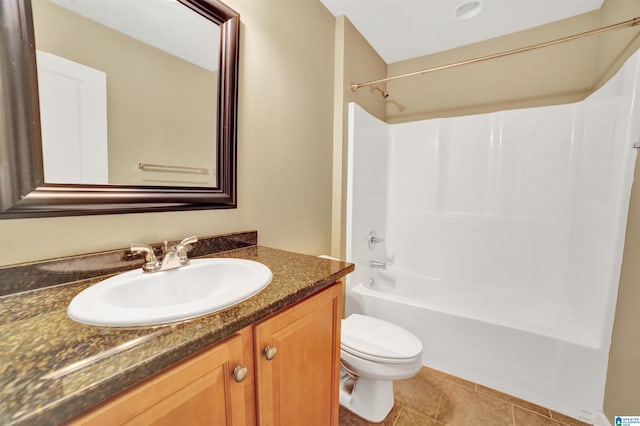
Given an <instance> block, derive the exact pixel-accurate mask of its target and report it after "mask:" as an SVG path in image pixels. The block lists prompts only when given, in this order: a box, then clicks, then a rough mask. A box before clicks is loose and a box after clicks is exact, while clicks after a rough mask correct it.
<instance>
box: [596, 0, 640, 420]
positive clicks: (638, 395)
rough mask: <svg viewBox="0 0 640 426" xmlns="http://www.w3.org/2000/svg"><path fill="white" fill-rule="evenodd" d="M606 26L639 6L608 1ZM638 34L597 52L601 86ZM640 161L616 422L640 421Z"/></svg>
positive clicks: (609, 393)
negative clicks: (623, 417) (639, 417)
mask: <svg viewBox="0 0 640 426" xmlns="http://www.w3.org/2000/svg"><path fill="white" fill-rule="evenodd" d="M601 15H602V25H608V24H612V23H615V22H618V21H623V20H627V19H630V18H632V17H637V16H640V2H638V1H637V0H606V1H605V2H604V5H603V7H602V9H601ZM639 34H640V33H639V32H638V31H637V30H635V29H632V30H623V31H618V32H616V33H614V34H611V35H610V36H609V37H607V38H606V39H602V40H601V41H600V44H599V46H598V56H597V62H596V69H597V73H598V74H597V76H598V78H597V81H596V82H595V85H596V86H599V85H602V84H604V82H605V81H606V78H608V77H609V76H611V75H612V74H614V73H615V71H616V70H617V69H618V68H619V67H620V66H621V64H622V63H623V62H624V60H625V59H626V58H627V57H628V56H629V55H630V54H632V53H633V52H635V51H636V50H638V48H640V39H639V37H640V36H639ZM639 283H640V161H638V160H636V169H635V177H634V184H633V187H632V189H631V205H630V207H629V219H628V222H627V234H626V240H625V246H624V259H623V261H622V274H621V277H620V288H619V290H618V303H617V306H616V314H615V320H614V324H613V336H612V340H611V349H610V352H609V369H608V370H607V384H606V388H605V397H604V412H605V414H606V416H607V418H608V419H609V421H610V422H611V424H615V423H614V420H613V418H614V416H618V415H634V416H637V415H640V414H639V413H640V386H638V383H640V338H639V336H640V309H638V303H639V302H640V285H639Z"/></svg>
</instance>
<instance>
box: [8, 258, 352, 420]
mask: <svg viewBox="0 0 640 426" xmlns="http://www.w3.org/2000/svg"><path fill="white" fill-rule="evenodd" d="M207 257H237V258H243V259H251V260H255V261H258V262H261V263H264V264H265V265H267V266H268V267H269V268H271V270H272V271H273V281H272V282H271V284H269V286H268V287H267V288H266V289H264V290H263V291H262V292H261V293H259V294H257V295H256V296H254V297H252V298H250V299H248V300H246V301H244V302H242V303H240V304H238V305H236V306H234V307H231V308H229V309H226V310H224V311H221V312H219V313H214V314H210V315H207V316H204V317H200V318H196V319H193V320H188V321H184V322H181V323H174V324H168V325H164V326H157V327H138V328H105V327H92V326H86V325H82V324H79V323H76V322H74V321H72V320H71V319H69V318H68V317H67V314H66V307H67V305H68V304H69V302H70V301H71V299H72V298H73V297H74V296H75V295H76V294H77V293H78V292H80V291H81V290H83V289H84V288H86V287H88V286H90V285H91V284H95V283H96V282H98V281H100V280H101V279H103V278H104V277H102V278H99V279H98V278H91V279H85V280H81V281H76V282H73V283H70V284H64V285H58V286H54V287H48V288H43V289H38V290H34V291H28V292H22V293H17V294H13V295H8V296H4V297H0V307H1V308H2V309H1V311H0V424H2V425H5V424H37V425H48V424H59V423H61V422H64V421H65V420H68V419H69V418H71V417H73V416H75V415H76V414H79V413H81V412H82V411H85V410H87V409H88V408H90V407H92V406H94V405H96V404H98V403H100V402H102V401H104V400H105V399H107V398H109V397H111V396H113V395H115V394H117V393H119V392H121V391H123V390H125V389H126V388H128V387H130V386H132V385H134V384H136V383H138V382H140V381H141V380H144V379H145V378H147V377H149V376H151V375H153V374H154V373H156V372H158V371H160V370H162V369H164V368H167V367H169V366H171V365H173V364H175V363H177V362H180V361H181V360H182V359H184V358H186V357H187V356H189V355H191V354H193V353H195V352H198V351H200V350H202V349H204V348H207V347H208V346H210V345H212V344H214V343H216V342H218V341H220V340H222V339H224V338H225V337H227V336H230V335H231V334H233V333H235V332H236V331H238V330H240V329H242V328H244V327H246V326H248V325H250V324H253V323H255V322H257V321H259V320H261V319H263V318H265V317H267V316H268V315H270V314H272V313H274V312H276V311H278V310H280V309H282V308H285V307H287V306H289V305H291V304H293V303H295V302H297V301H299V300H302V299H304V298H305V297H307V296H309V295H311V294H313V293H315V292H317V291H319V290H321V289H323V288H325V287H326V286H328V285H329V284H331V283H333V282H335V281H337V280H339V279H341V278H342V277H344V276H345V275H347V274H348V273H349V272H351V271H353V268H354V267H353V265H352V264H350V263H345V262H339V261H332V260H326V259H321V258H317V257H314V256H308V255H302V254H297V253H291V252H287V251H282V250H277V249H271V248H267V247H260V246H253V247H247V248H241V249H236V250H232V251H226V252H222V253H217V254H215V255H212V256H207Z"/></svg>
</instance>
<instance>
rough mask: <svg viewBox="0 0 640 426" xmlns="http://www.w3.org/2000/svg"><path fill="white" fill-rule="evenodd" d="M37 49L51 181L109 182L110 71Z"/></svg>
mask: <svg viewBox="0 0 640 426" xmlns="http://www.w3.org/2000/svg"><path fill="white" fill-rule="evenodd" d="M36 53H37V63H38V90H39V94H40V115H41V117H42V119H41V123H40V124H41V131H42V157H43V163H44V178H45V181H46V182H49V183H77V182H82V183H86V184H102V185H106V184H108V183H109V165H108V148H107V78H106V75H105V73H104V72H102V71H99V70H95V69H93V68H90V67H87V66H85V65H82V64H79V63H77V62H73V61H70V60H67V59H64V58H61V57H60V56H56V55H53V54H51V53H46V52H36Z"/></svg>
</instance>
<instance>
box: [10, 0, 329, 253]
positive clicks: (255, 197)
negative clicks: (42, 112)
mask: <svg viewBox="0 0 640 426" xmlns="http://www.w3.org/2000/svg"><path fill="white" fill-rule="evenodd" d="M226 3H227V4H228V5H229V6H231V7H232V8H234V9H236V10H237V11H238V12H239V13H240V14H241V22H242V26H241V57H240V89H239V111H238V114H239V117H238V119H239V129H238V169H239V171H238V208H237V209H233V210H205V211H193V212H167V213H147V214H126V215H101V216H78V217H61V218H46V219H15V220H0V247H3V249H2V250H0V265H6V264H13V263H19V262H25V261H30V260H36V259H45V258H52V257H57V256H65V255H72V254H77V253H86V252H92V251H98V250H104V249H110V248H118V247H125V246H127V245H128V244H129V243H130V242H132V241H139V242H146V241H162V240H164V239H177V238H181V237H184V236H186V235H190V234H196V235H211V234H220V233H226V232H232V231H239V230H248V229H257V230H258V231H259V239H260V243H261V244H264V245H268V246H272V247H277V248H283V249H289V250H294V251H298V252H303V253H312V254H313V253H323V252H324V253H326V252H328V251H329V249H330V237H331V169H332V147H331V140H332V130H331V129H332V112H333V103H332V102H333V71H334V70H333V60H334V57H333V40H334V24H335V19H334V18H333V16H331V14H330V13H329V12H328V11H327V10H326V9H325V8H324V7H323V6H322V5H321V4H320V3H319V2H315V1H313V2H308V1H304V2H301V1H297V0H270V1H254V0H226Z"/></svg>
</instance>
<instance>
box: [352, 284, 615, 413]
mask: <svg viewBox="0 0 640 426" xmlns="http://www.w3.org/2000/svg"><path fill="white" fill-rule="evenodd" d="M374 277H375V283H374V284H373V288H372V287H371V286H370V284H369V279H370V277H367V279H366V280H365V283H359V284H357V285H353V286H350V287H349V290H348V292H347V313H353V312H360V313H364V314H366V315H371V316H373V317H376V318H381V319H385V320H388V321H391V322H393V323H396V324H399V325H401V326H403V327H405V328H406V329H408V330H409V331H411V332H412V333H414V334H415V335H416V336H418V338H419V339H420V340H421V341H422V343H423V346H424V354H423V364H424V365H426V366H428V367H431V368H435V369H437V370H441V371H445V372H447V373H450V374H453V375H455V376H458V377H462V378H465V379H468V380H471V381H473V382H476V383H480V384H482V385H485V386H488V387H491V388H494V389H497V390H500V391H502V392H506V393H508V394H510V395H514V396H517V397H519V398H522V399H524V400H527V401H530V402H534V403H536V404H540V405H542V406H544V407H548V408H550V409H553V410H556V411H559V412H561V413H564V414H567V415H569V416H572V417H575V418H578V419H580V420H583V421H585V422H590V423H593V421H594V416H595V415H596V411H597V410H599V409H600V407H601V406H602V397H603V395H602V389H603V388H604V380H605V377H604V375H602V374H601V375H596V374H595V373H592V372H597V371H602V365H603V363H604V366H605V369H606V362H607V357H606V351H603V350H601V348H599V347H598V345H597V344H596V339H595V336H591V335H590V334H589V333H588V332H587V331H586V330H584V329H583V327H581V325H580V323H579V322H578V321H576V320H575V319H574V318H572V316H571V313H570V311H569V310H568V309H566V308H565V307H563V306H562V305H561V304H559V303H558V302H553V301H550V300H543V299H541V298H537V299H536V298H532V297H527V296H525V295H521V294H515V293H513V294H509V293H505V292H500V291H498V290H495V289H491V288H481V289H472V288H470V287H462V286H456V285H452V284H451V283H445V282H442V281H440V280H437V279H429V278H420V277H413V276H410V275H403V274H400V273H392V274H389V273H386V272H377V273H376V274H375V275H374ZM603 352H604V354H603Z"/></svg>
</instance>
